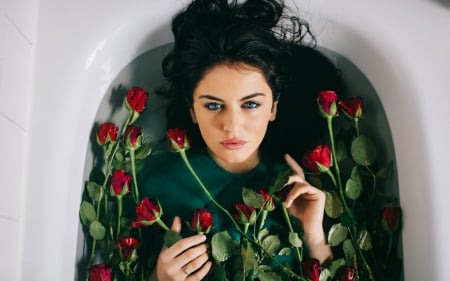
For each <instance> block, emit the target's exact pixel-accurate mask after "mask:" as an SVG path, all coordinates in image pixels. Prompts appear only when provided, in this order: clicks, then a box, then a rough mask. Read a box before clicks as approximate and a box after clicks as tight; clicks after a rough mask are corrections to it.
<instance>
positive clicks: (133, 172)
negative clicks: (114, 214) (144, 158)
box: [130, 149, 140, 204]
mask: <svg viewBox="0 0 450 281" xmlns="http://www.w3.org/2000/svg"><path fill="white" fill-rule="evenodd" d="M130 160H131V175H132V177H133V196H134V200H135V201H136V204H139V199H140V195H139V188H138V182H137V175H136V163H135V162H136V157H135V154H134V149H130Z"/></svg>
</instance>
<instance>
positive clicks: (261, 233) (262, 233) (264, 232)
mask: <svg viewBox="0 0 450 281" xmlns="http://www.w3.org/2000/svg"><path fill="white" fill-rule="evenodd" d="M267 236H269V230H268V229H267V228H263V229H261V230H260V231H259V233H258V241H262V240H263V239H264V238H266V237H267Z"/></svg>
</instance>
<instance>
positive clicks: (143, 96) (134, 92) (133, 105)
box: [125, 87, 148, 113]
mask: <svg viewBox="0 0 450 281" xmlns="http://www.w3.org/2000/svg"><path fill="white" fill-rule="evenodd" d="M147 98H148V92H147V91H146V90H144V89H142V88H140V87H132V88H131V89H129V90H128V92H127V97H126V99H125V101H126V105H127V107H128V108H129V109H131V110H133V111H135V112H138V113H140V112H142V111H143V110H144V109H145V105H146V103H147Z"/></svg>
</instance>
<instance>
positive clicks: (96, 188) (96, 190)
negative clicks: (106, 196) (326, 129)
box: [86, 181, 103, 202]
mask: <svg viewBox="0 0 450 281" xmlns="http://www.w3.org/2000/svg"><path fill="white" fill-rule="evenodd" d="M86 189H87V191H88V194H89V197H91V198H92V200H95V201H97V202H98V201H100V198H102V196H103V189H102V186H101V185H99V184H97V183H95V182H93V181H89V182H88V183H87V184H86Z"/></svg>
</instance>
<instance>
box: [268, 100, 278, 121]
mask: <svg viewBox="0 0 450 281" xmlns="http://www.w3.org/2000/svg"><path fill="white" fill-rule="evenodd" d="M277 110H278V101H274V102H273V104H272V110H271V112H270V118H269V120H270V121H274V120H275V119H276V118H277Z"/></svg>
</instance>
